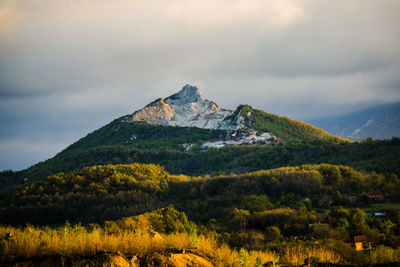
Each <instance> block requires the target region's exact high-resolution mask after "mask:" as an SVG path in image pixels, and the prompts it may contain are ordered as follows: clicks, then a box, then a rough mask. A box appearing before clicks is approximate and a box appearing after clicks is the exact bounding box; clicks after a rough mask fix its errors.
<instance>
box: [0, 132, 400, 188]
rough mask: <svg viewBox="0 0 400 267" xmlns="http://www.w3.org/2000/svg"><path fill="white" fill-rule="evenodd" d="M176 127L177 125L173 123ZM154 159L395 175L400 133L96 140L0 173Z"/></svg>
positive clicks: (213, 170)
mask: <svg viewBox="0 0 400 267" xmlns="http://www.w3.org/2000/svg"><path fill="white" fill-rule="evenodd" d="M177 129H179V128H177ZM135 162H139V163H154V164H159V165H162V166H165V169H166V170H167V171H168V172H170V173H173V174H186V175H205V174H210V175H215V174H219V173H243V172H249V171H256V170H261V169H271V168H277V167H283V166H296V165H301V164H307V163H311V164H320V163H329V164H342V165H348V166H351V167H353V168H355V169H357V170H365V171H376V172H380V173H395V174H397V175H400V139H398V138H393V139H391V140H384V141H373V140H368V141H366V142H361V143H340V144H335V143H327V142H313V143H295V144H280V145H278V146H268V147H262V146H232V147H225V148H221V149H209V150H207V151H203V152H195V151H192V152H183V151H175V150H160V151H157V150H155V151H154V150H153V151H151V150H141V149H138V148H131V147H126V146H106V147H103V146H99V147H94V148H89V149H78V150H74V149H71V151H64V152H62V153H60V154H58V155H57V156H56V157H54V158H52V159H49V160H47V161H45V162H41V163H38V164H36V165H34V166H32V167H30V168H28V169H27V170H24V171H20V172H2V173H0V182H1V183H0V184H1V186H2V187H3V188H5V187H8V186H12V185H15V184H18V183H19V184H21V183H23V182H24V178H28V179H27V182H32V181H35V180H40V179H44V178H45V177H46V176H48V175H50V174H54V173H58V172H61V171H72V170H74V169H78V168H82V167H86V166H94V165H104V164H121V163H122V164H129V163H135Z"/></svg>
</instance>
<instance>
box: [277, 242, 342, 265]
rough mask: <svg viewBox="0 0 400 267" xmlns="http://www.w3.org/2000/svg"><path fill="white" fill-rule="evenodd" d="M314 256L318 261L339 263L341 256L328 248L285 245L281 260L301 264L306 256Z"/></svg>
mask: <svg viewBox="0 0 400 267" xmlns="http://www.w3.org/2000/svg"><path fill="white" fill-rule="evenodd" d="M312 257H314V258H316V259H318V261H320V262H330V263H339V262H340V261H341V256H340V255H338V254H336V253H335V252H333V251H332V250H329V249H324V248H319V247H307V246H303V245H295V246H287V247H285V248H284V249H283V255H282V256H281V262H283V263H288V264H291V265H301V264H303V263H304V261H305V260H306V259H308V258H312Z"/></svg>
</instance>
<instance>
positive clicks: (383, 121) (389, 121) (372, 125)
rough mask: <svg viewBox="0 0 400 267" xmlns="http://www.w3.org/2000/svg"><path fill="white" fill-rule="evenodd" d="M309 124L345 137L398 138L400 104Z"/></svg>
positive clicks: (399, 132)
mask: <svg viewBox="0 0 400 267" xmlns="http://www.w3.org/2000/svg"><path fill="white" fill-rule="evenodd" d="M309 122H310V123H312V124H314V125H316V126H317V127H320V128H322V129H324V130H326V131H328V132H329V133H332V134H334V135H338V136H346V137H372V138H376V139H388V138H392V137H393V136H397V137H398V136H400V103H394V104H386V105H379V106H375V107H372V108H368V109H363V110H360V111H356V112H353V113H350V114H347V115H344V116H337V117H329V118H319V119H314V120H310V121H309Z"/></svg>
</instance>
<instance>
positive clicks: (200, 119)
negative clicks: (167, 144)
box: [128, 85, 236, 129]
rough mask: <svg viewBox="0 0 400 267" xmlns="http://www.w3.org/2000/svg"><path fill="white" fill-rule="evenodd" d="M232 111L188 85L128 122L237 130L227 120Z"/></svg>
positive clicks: (132, 117) (152, 104) (133, 116)
mask: <svg viewBox="0 0 400 267" xmlns="http://www.w3.org/2000/svg"><path fill="white" fill-rule="evenodd" d="M230 115H232V111H230V110H223V109H220V108H219V107H218V106H217V105H216V104H215V103H213V102H211V101H209V100H207V99H205V98H203V96H202V95H201V92H200V90H199V89H198V88H197V87H195V86H191V85H185V86H184V87H183V88H182V90H180V91H179V92H178V93H176V94H174V95H172V96H169V97H167V98H165V99H164V100H162V99H161V98H160V99H158V100H156V101H154V102H153V103H150V104H149V105H147V106H146V107H144V108H143V109H141V110H138V111H136V112H135V113H133V114H132V115H130V116H129V117H128V121H147V122H151V123H155V124H160V125H169V126H175V125H178V126H188V127H198V128H206V129H233V128H235V127H236V126H235V125H232V124H230V123H229V121H226V120H225V118H227V117H228V116H230Z"/></svg>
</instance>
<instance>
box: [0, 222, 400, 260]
mask: <svg viewBox="0 0 400 267" xmlns="http://www.w3.org/2000/svg"><path fill="white" fill-rule="evenodd" d="M127 223H128V224H129V222H127ZM147 227H148V223H147V222H145V221H140V223H138V224H136V225H135V229H127V230H121V228H116V229H114V228H113V227H106V228H105V229H103V228H99V227H92V228H91V229H90V230H88V229H86V228H85V227H82V226H73V227H72V226H68V225H67V226H65V227H61V228H56V229H50V228H37V227H33V226H27V227H24V228H14V227H9V226H0V255H2V256H4V257H10V256H11V257H16V258H21V259H23V258H35V257H40V256H45V255H62V256H69V257H87V256H92V255H95V254H97V253H99V252H112V253H115V252H118V251H119V252H121V253H122V254H124V255H127V256H132V255H137V256H138V257H139V258H140V257H144V256H146V255H149V254H151V253H165V252H167V251H168V250H169V249H193V248H196V249H197V251H199V252H200V253H201V254H203V255H205V256H206V257H207V258H208V259H209V260H210V261H211V262H212V263H213V264H215V265H216V266H260V261H261V262H262V264H265V263H266V262H275V263H282V264H290V265H301V264H303V263H304V262H305V260H306V259H309V258H314V259H318V261H320V262H330V263H339V262H343V261H342V258H341V256H340V255H339V254H337V253H335V252H334V251H332V250H329V249H326V248H321V247H311V246H305V245H302V244H296V245H290V244H287V245H285V247H283V248H282V250H281V251H280V252H279V254H278V253H274V252H272V251H268V250H266V251H250V252H247V251H246V250H242V251H241V252H240V253H239V252H238V251H237V250H235V249H232V248H230V247H229V246H227V245H226V244H220V243H219V242H218V241H217V240H215V239H214V238H211V237H206V236H196V235H191V234H188V233H174V234H168V235H166V234H158V233H156V234H154V233H153V232H150V231H148V230H147ZM8 234H11V237H9V238H8V237H7V235H8ZM243 255H244V256H243ZM357 262H359V263H363V264H374V263H381V264H385V263H389V262H400V248H397V249H392V248H388V247H383V246H382V247H378V248H377V249H375V250H372V251H369V252H363V254H362V255H359V258H358V259H357Z"/></svg>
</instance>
